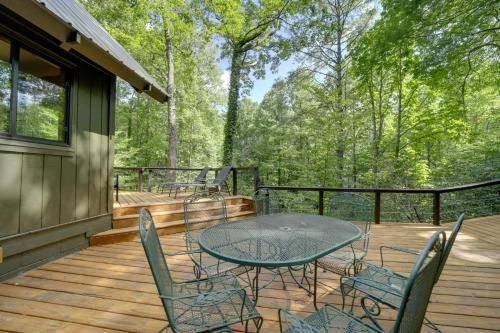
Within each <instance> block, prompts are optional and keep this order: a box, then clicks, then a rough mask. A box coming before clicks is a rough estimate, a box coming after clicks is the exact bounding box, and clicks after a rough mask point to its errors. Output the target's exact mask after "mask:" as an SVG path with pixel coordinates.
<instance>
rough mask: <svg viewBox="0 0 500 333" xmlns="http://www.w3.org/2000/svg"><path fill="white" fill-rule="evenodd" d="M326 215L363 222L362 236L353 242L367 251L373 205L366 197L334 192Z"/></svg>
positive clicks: (372, 217)
mask: <svg viewBox="0 0 500 333" xmlns="http://www.w3.org/2000/svg"><path fill="white" fill-rule="evenodd" d="M328 215H329V216H332V217H336V218H339V219H342V220H346V221H360V222H364V226H363V230H362V232H363V238H362V239H361V240H360V241H356V242H354V243H353V246H357V245H358V246H359V247H361V248H360V250H364V251H367V249H368V245H369V241H370V237H369V235H370V230H371V223H372V221H373V219H374V216H375V215H374V206H373V204H372V203H371V201H370V200H368V199H367V198H365V197H363V196H361V195H358V194H355V193H340V194H336V195H334V196H333V197H332V199H331V200H330V203H329V205H328Z"/></svg>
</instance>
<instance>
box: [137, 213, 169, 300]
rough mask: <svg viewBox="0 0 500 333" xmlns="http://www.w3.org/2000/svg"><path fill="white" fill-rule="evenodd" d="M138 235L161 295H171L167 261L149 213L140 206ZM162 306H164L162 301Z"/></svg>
mask: <svg viewBox="0 0 500 333" xmlns="http://www.w3.org/2000/svg"><path fill="white" fill-rule="evenodd" d="M139 235H140V236H141V242H142V246H143V247H144V252H146V257H147V259H148V263H149V267H150V268H151V273H152V274H153V278H154V280H155V283H156V287H157V288H158V292H159V293H160V295H162V296H172V293H173V292H172V290H173V284H174V281H173V279H172V276H171V275H170V271H169V270H168V265H167V261H166V259H165V255H164V253H163V249H162V247H161V243H160V239H159V238H158V233H157V232H156V228H155V224H154V222H153V218H152V217H151V213H150V212H149V210H148V209H147V208H141V210H140V213H139ZM162 300H163V299H162ZM164 306H166V304H165V302H164Z"/></svg>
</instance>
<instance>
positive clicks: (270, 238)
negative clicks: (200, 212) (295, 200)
mask: <svg viewBox="0 0 500 333" xmlns="http://www.w3.org/2000/svg"><path fill="white" fill-rule="evenodd" d="M360 237H361V231H360V230H359V228H358V227H356V226H355V225H353V224H351V223H349V222H345V221H342V220H338V219H334V218H331V217H326V216H319V215H307V214H271V215H265V216H259V217H256V218H252V219H246V220H241V221H238V222H232V223H223V224H219V225H215V226H212V227H209V228H207V229H205V230H203V231H202V232H201V233H200V234H199V236H198V242H199V244H200V247H201V248H202V249H203V250H204V251H206V252H207V253H209V254H210V255H212V256H214V257H217V258H219V259H222V260H225V261H229V262H233V263H237V264H242V265H248V266H255V267H289V266H295V265H301V264H304V263H308V262H311V261H314V260H316V259H318V258H320V257H322V256H324V255H326V254H328V253H330V252H333V251H335V250H337V249H339V248H341V247H343V246H345V245H347V244H349V243H351V242H352V241H354V240H356V239H359V238H360Z"/></svg>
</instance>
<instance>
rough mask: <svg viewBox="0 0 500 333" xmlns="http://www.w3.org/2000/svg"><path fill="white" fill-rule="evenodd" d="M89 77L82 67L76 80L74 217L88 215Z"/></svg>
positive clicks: (80, 217)
mask: <svg viewBox="0 0 500 333" xmlns="http://www.w3.org/2000/svg"><path fill="white" fill-rule="evenodd" d="M89 131H90V77H89V70H87V68H85V67H82V68H81V70H80V73H79V80H78V112H77V133H76V218H77V219H84V218H86V217H88V216H89V168H90V135H89Z"/></svg>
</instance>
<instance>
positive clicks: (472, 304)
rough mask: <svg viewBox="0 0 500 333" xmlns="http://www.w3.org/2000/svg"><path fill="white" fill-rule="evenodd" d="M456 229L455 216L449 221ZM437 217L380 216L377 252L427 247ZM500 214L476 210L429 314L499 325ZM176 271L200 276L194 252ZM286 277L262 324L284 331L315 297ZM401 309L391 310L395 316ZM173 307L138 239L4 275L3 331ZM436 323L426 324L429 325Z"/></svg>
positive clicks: (330, 292) (115, 320)
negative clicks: (421, 220) (286, 317)
mask: <svg viewBox="0 0 500 333" xmlns="http://www.w3.org/2000/svg"><path fill="white" fill-rule="evenodd" d="M444 228H445V229H446V230H450V228H451V225H445V226H444ZM436 229H437V227H434V226H430V225H419V224H389V223H387V224H381V225H374V226H373V234H372V241H371V244H370V252H369V258H368V259H369V260H371V261H375V262H377V261H378V260H379V256H378V247H379V246H380V245H382V244H386V245H389V244H390V245H395V244H398V245H403V246H411V247H415V248H419V247H421V246H422V245H423V244H424V242H425V240H426V239H427V238H428V237H429V236H430V235H431V234H432V232H433V231H434V230H436ZM499 234H500V216H492V217H485V218H477V219H473V220H467V221H466V222H465V224H464V226H463V229H462V232H461V233H460V234H459V237H458V239H457V241H456V243H455V247H454V249H453V251H452V253H451V256H450V258H449V260H448V263H447V265H446V268H445V270H444V273H443V275H442V276H441V279H440V281H439V283H438V285H437V286H436V287H435V288H434V293H433V295H432V304H430V306H429V309H428V317H429V318H430V319H432V320H433V321H434V322H435V323H436V324H438V325H439V326H440V327H441V328H442V329H443V331H444V332H453V333H455V332H477V333H479V332H481V333H483V332H493V331H500V241H499V238H498V236H497V235H499ZM182 236H183V235H182V234H175V235H167V236H162V237H161V239H162V242H163V245H164V247H165V249H167V250H168V251H176V250H181V249H182V248H183V246H184V241H183V238H182ZM389 260H390V263H389V264H390V265H391V266H392V267H394V268H396V269H398V270H399V271H403V272H407V271H408V270H409V269H410V267H411V263H410V262H409V261H410V260H411V257H408V256H403V255H393V256H390V257H389ZM169 264H170V266H171V268H172V270H173V271H174V276H175V277H176V278H177V279H189V278H192V277H193V275H192V266H191V262H190V261H189V260H188V258H177V259H175V260H170V261H169ZM286 280H287V290H286V291H283V290H282V288H281V283H280V282H278V281H276V282H273V283H272V284H271V285H270V286H269V287H268V288H267V289H264V290H263V291H262V292H261V294H260V297H259V303H258V309H259V311H260V313H261V314H262V315H263V316H264V327H263V330H262V332H264V333H267V332H271V333H273V332H278V331H279V329H278V323H277V318H278V310H277V309H278V308H280V307H281V308H289V309H291V310H292V311H294V312H296V313H297V314H298V315H299V316H301V317H305V316H307V315H308V314H309V313H311V312H312V311H313V306H312V302H311V299H310V298H309V297H307V296H306V294H305V292H304V291H303V290H300V289H298V288H297V287H296V286H295V285H294V284H293V283H292V282H291V280H290V278H289V277H286ZM321 281H322V282H324V283H326V284H327V287H325V286H320V295H319V301H320V302H331V303H334V304H340V296H339V293H338V292H337V291H335V290H334V288H335V287H337V286H338V277H337V276H334V275H332V274H326V273H321ZM393 314H394V312H392V311H385V312H384V314H383V318H384V321H383V324H384V325H385V326H389V325H390V323H391V319H392V317H391V315H393ZM164 325H165V314H164V312H163V308H162V307H161V305H160V300H159V298H158V294H157V292H156V287H155V285H154V283H153V279H152V277H151V275H150V271H149V268H148V264H147V261H146V258H145V256H144V252H143V250H142V247H141V244H140V243H139V241H131V242H126V243H121V244H113V245H105V246H97V247H91V248H88V249H86V250H83V251H80V252H78V253H75V254H72V255H70V256H67V257H65V258H62V259H59V260H57V261H54V262H52V263H49V264H46V265H43V266H41V267H39V268H37V269H35V270H31V271H29V272H27V273H25V274H24V275H22V276H18V277H16V278H13V279H10V280H8V281H5V282H4V283H1V284H0V331H12V332H54V331H58V332H112V331H120V332H137V331H141V332H157V331H158V330H160V328H161V327H162V326H164ZM426 330H427V329H424V331H426Z"/></svg>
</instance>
